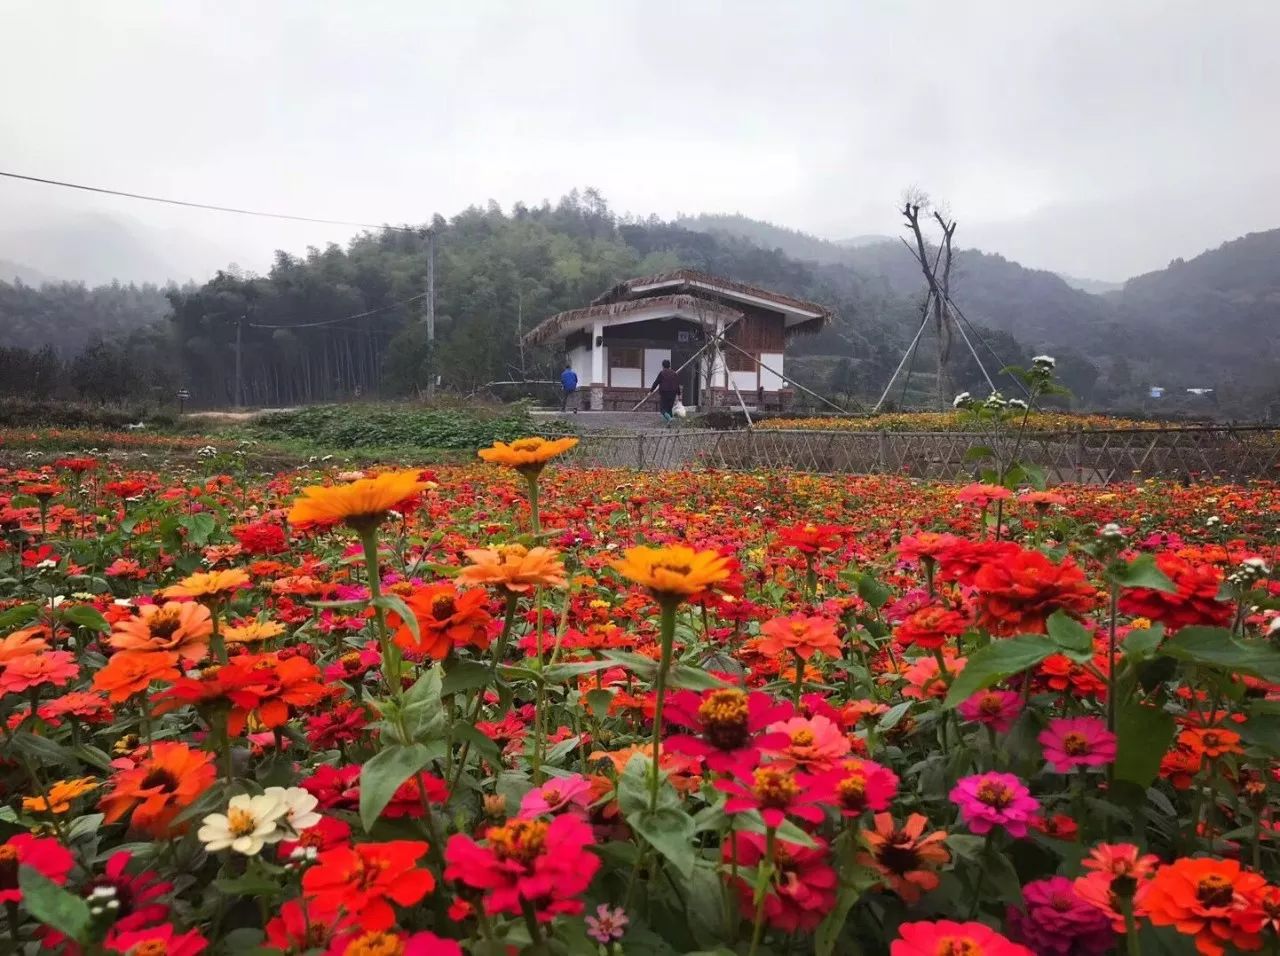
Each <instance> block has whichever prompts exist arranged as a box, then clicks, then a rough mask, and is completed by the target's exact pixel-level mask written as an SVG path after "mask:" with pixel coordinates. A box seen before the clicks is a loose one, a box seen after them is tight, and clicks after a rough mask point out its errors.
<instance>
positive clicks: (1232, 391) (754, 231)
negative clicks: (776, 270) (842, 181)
mask: <svg viewBox="0 0 1280 956" xmlns="http://www.w3.org/2000/svg"><path fill="white" fill-rule="evenodd" d="M688 222H689V224H690V226H691V228H706V229H708V230H711V231H716V232H720V233H725V234H729V233H731V234H733V235H737V236H742V237H745V238H747V239H749V240H750V241H752V242H755V243H757V244H758V245H760V246H762V247H764V248H769V249H781V250H782V251H784V252H786V253H787V254H788V255H791V256H794V257H799V258H803V259H807V260H809V261H810V262H813V263H817V264H819V266H820V267H821V268H820V274H821V275H823V277H824V278H825V279H826V281H828V282H830V283H831V284H832V285H834V286H837V287H841V288H845V289H857V290H858V291H859V294H860V296H861V297H862V298H863V299H864V300H870V301H872V302H876V303H878V304H877V306H876V307H877V308H879V309H881V310H883V311H884V312H885V314H888V312H889V311H890V310H891V309H892V308H893V305H892V304H893V303H894V302H895V301H897V302H914V303H919V302H920V301H922V299H923V294H924V288H925V285H924V279H923V277H922V276H921V273H920V267H919V265H918V264H917V262H916V261H915V257H914V256H913V255H912V254H911V252H910V250H909V249H908V248H907V247H906V246H904V245H903V243H902V242H901V241H900V240H898V239H890V240H886V241H881V242H863V243H860V244H858V245H847V244H841V243H835V242H828V241H826V240H823V239H819V238H817V237H814V236H807V235H805V234H803V233H797V232H795V231H793V230H790V229H782V228H780V227H777V226H773V225H771V224H769V223H762V222H755V221H753V220H749V219H746V218H745V217H742V216H701V217H698V218H697V219H695V220H689V221H688ZM699 223H700V224H701V226H699V225H698V224H699ZM957 238H960V236H959V235H958V236H957ZM1081 286H1092V288H1091V289H1089V290H1088V291H1086V290H1084V289H1082V288H1081ZM1094 289H1096V290H1097V292H1100V293H1101V292H1105V293H1106V294H1105V295H1101V294H1093V290H1094ZM952 293H953V296H954V299H955V302H956V304H957V305H958V306H959V308H960V309H961V310H963V312H964V313H965V315H966V316H967V317H968V318H969V320H970V321H972V322H974V323H975V324H977V325H979V326H982V327H986V328H990V329H996V330H1000V331H1002V332H1005V333H1008V334H1009V335H1011V336H1013V337H1014V338H1015V339H1016V340H1017V341H1018V342H1019V343H1021V344H1023V345H1025V346H1029V347H1031V348H1033V349H1036V350H1041V349H1047V350H1054V351H1062V350H1064V349H1069V350H1073V351H1075V352H1079V353H1080V354H1082V355H1083V356H1085V357H1087V358H1088V359H1089V360H1090V361H1091V362H1092V363H1093V364H1094V365H1095V366H1096V367H1097V368H1098V369H1099V370H1101V371H1102V376H1101V380H1100V382H1099V384H1098V390H1097V392H1096V394H1095V398H1097V399H1098V400H1100V401H1104V402H1109V401H1114V402H1126V401H1131V400H1133V398H1132V397H1133V396H1135V395H1139V394H1141V393H1143V392H1144V386H1145V385H1147V384H1164V385H1166V386H1168V387H1170V388H1174V389H1176V388H1182V387H1192V386H1208V387H1213V388H1216V389H1218V393H1217V394H1219V395H1220V396H1224V397H1225V400H1228V401H1232V402H1235V403H1236V405H1238V406H1244V407H1251V408H1252V407H1257V404H1258V402H1260V401H1262V400H1264V397H1265V396H1266V395H1267V394H1268V390H1269V389H1274V388H1275V385H1274V378H1275V369H1276V368H1277V367H1280V230H1272V231H1269V232H1262V233H1251V234H1249V235H1247V236H1245V237H1243V238H1241V239H1237V240H1234V241H1232V242H1227V243H1224V244H1223V245H1222V246H1220V247H1219V248H1217V249H1214V250H1210V251H1208V252H1205V253H1202V254H1201V255H1198V256H1196V257H1195V258H1192V259H1189V260H1185V261H1184V260H1182V259H1178V260H1175V261H1174V262H1172V263H1170V265H1169V266H1168V267H1167V268H1165V269H1161V270H1159V271H1157V272H1152V273H1148V274H1147V275H1143V276H1137V277H1135V278H1133V279H1130V280H1129V281H1128V282H1127V283H1125V284H1124V285H1123V287H1119V286H1117V287H1114V288H1112V287H1110V284H1109V283H1100V282H1091V281H1090V280H1079V279H1066V278H1064V277H1062V276H1059V275H1057V274H1055V273H1052V272H1047V271H1044V270H1038V269H1028V268H1025V267H1023V266H1021V265H1019V264H1018V263H1016V262H1013V261H1011V260H1008V259H1005V258H1004V257H1003V256H1000V255H995V254H991V253H985V252H980V251H978V250H974V249H963V248H961V249H958V250H957V254H956V266H955V271H954V273H953V281H952ZM917 308H918V306H917ZM899 311H901V309H900V307H899ZM907 311H908V312H909V311H910V309H908V310H907Z"/></svg>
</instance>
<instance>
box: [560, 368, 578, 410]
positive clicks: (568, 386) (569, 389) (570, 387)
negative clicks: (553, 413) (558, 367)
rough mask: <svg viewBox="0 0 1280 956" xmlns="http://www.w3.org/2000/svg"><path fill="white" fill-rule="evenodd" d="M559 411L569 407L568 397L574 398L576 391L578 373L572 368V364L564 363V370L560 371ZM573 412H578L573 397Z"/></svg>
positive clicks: (576, 402) (575, 400)
mask: <svg viewBox="0 0 1280 956" xmlns="http://www.w3.org/2000/svg"><path fill="white" fill-rule="evenodd" d="M560 389H561V394H560V411H562V412H563V411H566V410H567V409H568V407H569V399H571V398H574V395H575V393H576V392H577V391H578V373H577V372H575V371H574V370H573V366H572V365H568V364H566V365H565V367H564V371H563V372H561V373H560ZM573 414H575V415H576V414H578V401H577V399H576V398H574V402H573Z"/></svg>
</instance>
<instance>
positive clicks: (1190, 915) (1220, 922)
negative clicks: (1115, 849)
mask: <svg viewBox="0 0 1280 956" xmlns="http://www.w3.org/2000/svg"><path fill="white" fill-rule="evenodd" d="M1266 885H1267V881H1266V880H1265V879H1264V878H1263V877H1262V876H1260V875H1259V874H1257V873H1252V872H1250V871H1249V870H1246V869H1244V868H1243V867H1241V866H1240V863H1239V862H1238V861H1236V860H1213V859H1209V858H1207V857H1183V858H1182V859H1180V860H1174V861H1173V862H1172V863H1170V864H1168V865H1166V866H1162V867H1161V868H1160V869H1159V870H1157V871H1156V875H1155V878H1154V879H1152V881H1151V883H1150V884H1149V889H1148V890H1147V894H1146V898H1145V900H1144V901H1143V905H1144V907H1145V909H1146V912H1147V916H1148V917H1149V918H1150V920H1151V922H1152V923H1154V924H1155V925H1156V926H1173V927H1174V928H1176V929H1177V930H1178V932H1179V933H1185V934H1187V935H1188V936H1193V937H1195V942H1196V949H1197V950H1198V951H1199V952H1201V953H1203V954H1204V956H1222V953H1223V951H1224V950H1225V949H1226V944H1228V943H1229V944H1230V945H1232V946H1233V947H1235V948H1236V949H1244V950H1252V949H1258V948H1259V945H1260V940H1259V933H1258V931H1259V930H1260V929H1261V925H1262V914H1261V912H1260V896H1261V892H1262V890H1263V888H1264V887H1265V886H1266Z"/></svg>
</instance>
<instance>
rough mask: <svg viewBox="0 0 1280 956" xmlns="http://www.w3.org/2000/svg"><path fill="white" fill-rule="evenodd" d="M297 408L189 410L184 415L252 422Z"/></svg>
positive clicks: (203, 418)
mask: <svg viewBox="0 0 1280 956" xmlns="http://www.w3.org/2000/svg"><path fill="white" fill-rule="evenodd" d="M294 411H297V409H296V408H254V409H246V410H244V411H239V412H187V414H186V415H185V416H183V417H185V418H196V419H200V420H202V421H209V422H251V421H253V420H254V419H255V418H259V417H261V416H262V415H271V414H273V413H275V412H294Z"/></svg>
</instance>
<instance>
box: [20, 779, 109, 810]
mask: <svg viewBox="0 0 1280 956" xmlns="http://www.w3.org/2000/svg"><path fill="white" fill-rule="evenodd" d="M98 787H99V783H98V781H97V780H95V779H94V778H93V777H80V778H79V779H77V780H59V781H57V782H56V783H54V784H52V785H51V786H50V787H49V796H48V799H47V800H46V799H45V797H43V796H36V797H23V798H22V809H23V810H26V811H27V812H28V813H55V814H58V813H66V812H67V811H68V810H70V809H71V801H72V800H75V799H76V798H77V797H83V796H84V795H85V794H86V793H91V792H93V791H94V790H97V789H98Z"/></svg>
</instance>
